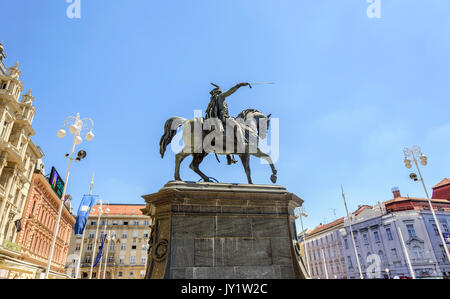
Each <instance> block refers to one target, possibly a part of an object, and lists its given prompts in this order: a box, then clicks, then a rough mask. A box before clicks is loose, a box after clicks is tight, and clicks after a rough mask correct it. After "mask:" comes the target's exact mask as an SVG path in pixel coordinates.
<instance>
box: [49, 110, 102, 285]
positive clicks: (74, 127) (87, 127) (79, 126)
mask: <svg viewBox="0 0 450 299" xmlns="http://www.w3.org/2000/svg"><path fill="white" fill-rule="evenodd" d="M65 127H68V128H69V131H70V133H71V134H72V135H74V137H73V143H72V151H71V152H70V155H69V154H66V158H69V165H68V166H67V173H66V179H65V181H64V189H63V193H62V196H61V205H60V206H59V211H58V218H57V220H56V224H55V231H54V233H53V239H52V245H51V247H50V255H49V257H48V264H47V270H46V271H45V276H44V278H45V279H48V275H49V273H50V268H51V265H52V259H53V253H54V251H55V243H56V238H57V235H58V230H59V223H60V222H61V215H62V211H63V206H64V197H65V196H66V190H67V183H68V180H69V174H70V166H71V165H72V161H74V160H75V161H78V162H79V161H81V160H82V159H84V158H85V157H86V152H85V151H79V152H78V154H77V157H76V158H74V157H73V153H74V151H75V146H76V145H79V144H81V142H83V138H82V137H81V134H82V133H83V132H85V131H89V132H88V133H87V134H86V136H85V138H86V140H88V141H91V140H92V139H94V133H92V128H93V127H94V122H93V121H92V119H90V118H84V119H80V114H79V113H77V115H76V116H69V117H68V118H66V119H65V120H64V125H63V128H62V129H61V130H59V131H58V137H59V138H64V137H65V136H66V131H65V130H64V128H65Z"/></svg>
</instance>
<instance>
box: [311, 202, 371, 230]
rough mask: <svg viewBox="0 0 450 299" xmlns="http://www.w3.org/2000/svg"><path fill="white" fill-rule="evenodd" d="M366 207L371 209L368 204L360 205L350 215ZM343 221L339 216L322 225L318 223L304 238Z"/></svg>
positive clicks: (356, 213)
mask: <svg viewBox="0 0 450 299" xmlns="http://www.w3.org/2000/svg"><path fill="white" fill-rule="evenodd" d="M368 208H370V209H371V208H372V207H371V206H368V205H363V206H360V207H358V209H357V210H356V211H355V212H354V213H353V214H352V215H358V214H359V213H361V212H362V211H364V210H365V209H368ZM343 223H344V217H341V218H339V219H337V220H335V221H333V222H330V223H327V224H323V225H322V224H320V225H319V226H317V227H316V228H315V229H313V230H312V232H310V233H309V234H308V236H307V237H306V238H308V237H310V236H312V235H315V234H318V233H320V232H322V231H325V230H327V229H329V228H331V227H334V226H337V225H339V224H343Z"/></svg>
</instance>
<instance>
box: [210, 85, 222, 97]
mask: <svg viewBox="0 0 450 299" xmlns="http://www.w3.org/2000/svg"><path fill="white" fill-rule="evenodd" d="M211 85H212V86H214V87H215V88H214V89H213V90H211V91H210V92H209V93H210V94H211V95H216V94H219V93H222V89H220V86H219V85H216V84H214V83H211Z"/></svg>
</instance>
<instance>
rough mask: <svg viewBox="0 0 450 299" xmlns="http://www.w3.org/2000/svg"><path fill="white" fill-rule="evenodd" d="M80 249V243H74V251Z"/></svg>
mask: <svg viewBox="0 0 450 299" xmlns="http://www.w3.org/2000/svg"><path fill="white" fill-rule="evenodd" d="M80 249H81V243H77V244H75V251H80Z"/></svg>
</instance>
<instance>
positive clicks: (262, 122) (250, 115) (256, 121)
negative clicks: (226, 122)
mask: <svg viewBox="0 0 450 299" xmlns="http://www.w3.org/2000/svg"><path fill="white" fill-rule="evenodd" d="M271 116H272V114H269V115H267V116H266V115H265V114H264V113H262V112H260V111H258V110H256V109H247V110H244V111H242V112H241V113H240V114H239V115H238V117H237V118H238V119H239V118H240V119H242V120H243V121H244V123H245V124H246V125H247V126H249V127H250V128H252V129H253V130H255V131H256V132H257V133H258V136H259V138H261V139H266V138H267V131H268V129H269V126H270V117H271Z"/></svg>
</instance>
